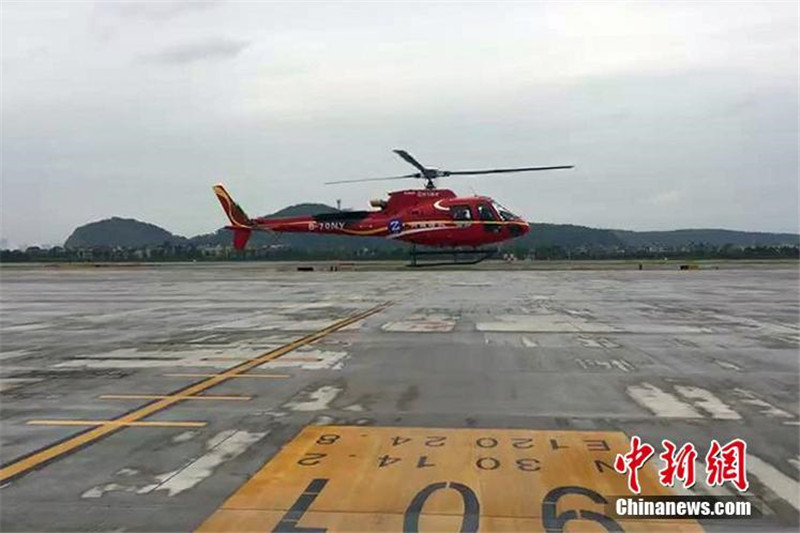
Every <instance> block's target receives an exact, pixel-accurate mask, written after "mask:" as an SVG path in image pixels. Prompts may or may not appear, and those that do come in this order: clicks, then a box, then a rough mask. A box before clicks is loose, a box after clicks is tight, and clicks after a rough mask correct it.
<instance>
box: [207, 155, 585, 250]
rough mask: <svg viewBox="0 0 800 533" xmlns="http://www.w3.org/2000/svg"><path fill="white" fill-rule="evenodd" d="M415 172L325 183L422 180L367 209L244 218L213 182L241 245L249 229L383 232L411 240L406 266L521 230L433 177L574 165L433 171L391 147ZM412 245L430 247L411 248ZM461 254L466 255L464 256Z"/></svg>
mask: <svg viewBox="0 0 800 533" xmlns="http://www.w3.org/2000/svg"><path fill="white" fill-rule="evenodd" d="M394 153H395V154H397V155H398V156H400V157H401V158H402V159H403V160H404V161H406V162H407V163H409V164H410V165H412V166H413V167H415V168H416V169H417V171H418V172H414V173H413V174H405V175H402V176H391V177H385V178H366V179H354V180H340V181H330V182H326V184H340V183H358V182H365V181H388V180H404V179H418V180H424V182H425V184H424V188H422V189H406V190H401V191H394V192H390V193H389V194H388V196H389V197H388V199H377V200H372V201H371V202H370V206H371V207H372V208H373V209H372V210H370V211H336V212H333V213H322V214H318V215H310V216H295V217H283V218H273V217H259V218H250V217H248V216H247V215H246V214H245V212H244V210H243V209H242V208H241V207H240V206H239V204H237V203H236V202H235V201H234V200H233V198H232V197H231V195H230V194H229V193H228V191H227V190H226V189H225V187H224V186H223V185H222V184H218V185H215V186H214V187H213V190H214V193H215V194H216V195H217V198H218V199H219V201H220V203H221V204H222V209H223V210H224V211H225V214H226V215H227V217H228V220H229V222H230V224H229V225H227V226H225V227H226V228H227V229H229V230H232V231H233V246H234V248H235V249H236V250H243V249H244V248H245V246H246V245H247V241H248V240H249V238H250V236H251V234H252V232H253V231H271V232H291V233H317V234H330V235H351V236H358V237H383V238H387V239H393V240H398V241H404V242H408V243H411V245H412V249H411V259H412V263H411V265H409V266H435V265H439V264H474V263H478V262H480V261H483V260H484V259H487V258H489V257H492V256H493V255H494V254H495V253H496V252H497V249H496V248H488V249H486V248H480V247H481V246H484V245H490V244H495V243H499V242H502V241H505V240H508V239H513V238H515V237H520V236H522V235H525V234H526V233H528V232H529V231H530V225H529V224H528V222H527V221H525V220H524V219H522V218H521V217H519V216H517V215H515V214H514V213H512V212H511V211H510V210H509V209H506V208H505V207H503V206H502V205H501V204H499V203H498V202H496V201H495V200H493V199H492V198H489V197H488V196H477V195H476V196H470V197H459V196H457V195H456V193H454V192H453V191H451V190H449V189H439V188H437V187H436V180H438V179H440V178H446V177H450V176H474V175H484V174H505V173H512V172H532V171H543V170H562V169H570V168H574V166H573V165H560V166H548V167H518V168H496V169H487V170H455V171H452V170H439V169H436V168H430V167H425V166H423V165H422V164H421V163H420V162H419V161H417V160H416V159H415V158H414V157H413V156H411V154H409V153H408V152H406V151H405V150H394ZM417 245H421V246H426V247H433V248H436V250H417ZM442 254H448V255H449V254H452V259H453V260H452V261H449V262H446V263H428V264H427V265H425V264H420V263H418V261H417V257H418V256H422V255H442ZM465 257H466V259H464V258H465Z"/></svg>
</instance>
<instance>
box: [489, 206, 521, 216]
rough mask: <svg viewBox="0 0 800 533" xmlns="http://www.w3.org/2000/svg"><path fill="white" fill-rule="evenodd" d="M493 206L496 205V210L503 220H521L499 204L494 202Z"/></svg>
mask: <svg viewBox="0 0 800 533" xmlns="http://www.w3.org/2000/svg"><path fill="white" fill-rule="evenodd" d="M492 205H494V208H495V210H496V211H497V213H498V214H499V215H500V218H502V219H503V220H517V219H518V218H519V217H518V216H517V215H515V214H514V213H512V212H511V210H510V209H506V208H505V207H503V206H502V205H500V204H498V203H497V202H492Z"/></svg>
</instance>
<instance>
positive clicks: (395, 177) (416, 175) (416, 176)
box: [325, 174, 422, 185]
mask: <svg viewBox="0 0 800 533" xmlns="http://www.w3.org/2000/svg"><path fill="white" fill-rule="evenodd" d="M421 177H422V174H406V175H405V176H392V177H390V178H365V179H360V180H339V181H326V182H325V185H333V184H336V183H358V182H361V181H388V180H405V179H409V178H421Z"/></svg>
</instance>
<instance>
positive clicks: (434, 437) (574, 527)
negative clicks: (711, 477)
mask: <svg viewBox="0 0 800 533" xmlns="http://www.w3.org/2000/svg"><path fill="white" fill-rule="evenodd" d="M628 447H629V440H628V438H627V437H626V436H625V435H624V434H623V433H620V432H584V431H532V430H531V431H529V430H503V429H437V428H394V427H360V426H348V427H344V426H308V427H306V428H305V429H303V431H301V432H300V434H299V435H298V436H297V437H295V438H294V440H292V441H291V442H289V443H288V444H287V445H286V446H284V447H283V448H282V449H281V451H280V452H279V453H278V454H277V455H276V456H274V457H273V458H272V459H271V460H270V461H269V462H268V463H267V464H266V465H265V466H264V467H263V468H262V469H261V470H260V471H258V472H257V473H256V474H255V475H254V476H253V477H251V478H250V480H249V481H247V482H246V483H245V484H244V485H242V486H241V487H240V488H239V490H238V491H237V492H235V493H234V494H233V496H231V497H230V498H229V499H228V500H227V501H226V502H225V503H224V504H223V505H222V507H221V508H219V509H218V510H217V511H216V512H215V513H214V514H212V515H211V516H210V517H209V518H208V519H207V520H206V521H205V522H204V523H203V524H202V525H201V526H200V528H199V529H198V531H201V532H203V533H211V532H216V533H222V532H229V531H327V532H328V533H337V532H341V531H413V532H418V531H459V530H460V531H532V532H545V531H547V532H549V533H550V532H555V531H570V532H579V531H605V530H606V529H604V528H603V525H601V523H598V520H601V519H602V520H603V523H604V524H605V525H606V526H607V525H609V524H611V523H612V522H613V520H612V519H611V518H610V517H607V516H606V513H605V510H604V504H603V503H596V502H603V501H605V500H607V498H608V497H610V496H618V495H624V494H629V492H628V489H627V483H626V479H625V477H624V476H621V475H620V474H618V473H617V472H615V471H614V468H613V466H612V465H613V462H614V458H615V456H616V454H617V453H619V452H623V453H624V452H627V451H628ZM640 482H641V485H642V488H643V490H642V494H646V495H665V494H672V492H671V491H670V490H669V489H666V488H664V487H662V486H661V485H660V484H659V483H658V474H657V472H656V470H655V468H654V467H652V466H651V465H648V466H647V467H646V468H645V469H643V470H642V471H641V472H640ZM557 489H560V490H557ZM593 500H594V501H593ZM569 511H576V513H574V518H572V519H569V518H568V517H569V516H572V515H573V513H570V514H569V515H566V513H568V512H569ZM580 511H591V513H585V512H584V513H581V512H580ZM593 513H599V515H598V514H593ZM598 517H599V518H598ZM593 518H594V520H593ZM617 525H618V526H619V531H626V530H637V531H638V530H647V531H657V532H660V531H664V532H666V531H670V532H672V531H685V532H700V531H703V530H702V528H700V526H699V525H698V524H697V523H696V522H695V521H692V520H681V521H673V520H654V521H648V522H647V523H646V524H644V523H642V522H636V521H628V520H619V521H618V522H617Z"/></svg>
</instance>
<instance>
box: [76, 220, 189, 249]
mask: <svg viewBox="0 0 800 533" xmlns="http://www.w3.org/2000/svg"><path fill="white" fill-rule="evenodd" d="M185 241H186V239H185V238H184V237H179V236H177V235H173V234H172V233H170V232H169V231H167V230H165V229H164V228H160V227H158V226H155V225H153V224H148V223H146V222H140V221H138V220H135V219H132V218H118V217H113V218H109V219H106V220H98V221H97V222H90V223H89V224H85V225H83V226H79V227H78V228H76V229H75V231H73V232H72V235H70V236H69V238H68V239H67V240H66V241H65V242H64V247H65V248H94V247H110V248H114V247H123V248H139V247H143V246H156V245H160V244H164V243H170V244H179V243H182V242H185Z"/></svg>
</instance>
